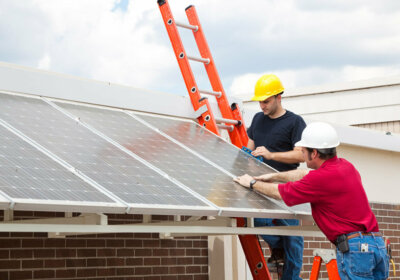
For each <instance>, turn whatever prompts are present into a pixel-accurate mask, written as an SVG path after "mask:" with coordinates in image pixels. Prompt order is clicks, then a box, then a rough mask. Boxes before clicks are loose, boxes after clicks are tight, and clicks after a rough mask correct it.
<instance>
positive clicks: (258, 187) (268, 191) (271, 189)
mask: <svg viewBox="0 0 400 280" xmlns="http://www.w3.org/2000/svg"><path fill="white" fill-rule="evenodd" d="M253 189H254V190H255V191H257V192H259V193H262V194H265V195H266V196H269V197H272V198H275V199H278V200H282V197H281V194H280V193H279V189H278V184H274V183H266V182H261V181H257V182H256V183H255V184H254V185H253Z"/></svg>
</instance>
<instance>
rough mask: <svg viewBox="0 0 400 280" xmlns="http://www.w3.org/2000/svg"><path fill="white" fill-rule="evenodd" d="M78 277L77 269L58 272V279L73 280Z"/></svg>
mask: <svg viewBox="0 0 400 280" xmlns="http://www.w3.org/2000/svg"><path fill="white" fill-rule="evenodd" d="M72 277H76V270H75V269H62V270H56V278H72Z"/></svg>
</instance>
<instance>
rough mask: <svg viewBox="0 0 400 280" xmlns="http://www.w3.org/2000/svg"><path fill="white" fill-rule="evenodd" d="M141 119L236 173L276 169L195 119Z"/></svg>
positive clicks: (304, 209) (303, 209) (306, 208)
mask: <svg viewBox="0 0 400 280" xmlns="http://www.w3.org/2000/svg"><path fill="white" fill-rule="evenodd" d="M140 118H141V119H143V120H144V121H146V122H148V123H149V124H150V125H152V126H154V127H156V128H157V129H159V130H161V131H162V132H164V133H165V134H167V135H169V136H170V137H172V138H175V139H176V140H177V141H179V142H180V143H182V144H184V145H185V146H187V147H189V148H190V149H192V150H194V151H195V152H197V153H199V154H200V155H202V156H204V157H205V158H207V159H208V160H210V161H211V162H213V163H216V164H217V165H219V166H221V167H222V168H224V169H225V170H227V171H228V172H229V173H231V174H233V175H234V176H240V175H243V174H249V175H252V176H258V175H261V174H268V173H272V172H276V171H275V170H274V169H272V168H271V167H269V166H267V165H266V164H264V163H262V162H260V161H258V160H256V159H255V158H253V157H252V156H250V155H248V154H246V153H245V152H243V151H241V150H240V149H238V148H237V147H235V146H233V145H232V144H230V143H227V142H226V141H225V140H223V139H222V138H220V137H217V136H216V135H214V134H213V133H211V132H210V131H208V130H206V129H204V128H203V127H201V126H199V125H198V124H196V123H194V122H192V121H182V120H175V119H171V118H161V117H154V116H149V115H140ZM274 201H275V203H276V204H278V205H281V207H284V208H287V206H286V205H285V204H284V203H283V202H280V201H277V200H274ZM290 209H291V210H292V211H295V212H297V213H301V214H309V213H311V208H310V205H309V204H302V205H297V206H294V207H290Z"/></svg>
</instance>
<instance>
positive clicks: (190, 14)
mask: <svg viewBox="0 0 400 280" xmlns="http://www.w3.org/2000/svg"><path fill="white" fill-rule="evenodd" d="M186 15H187V18H188V20H189V24H191V25H194V26H197V27H198V30H197V31H195V30H193V35H194V38H195V41H196V44H197V47H198V49H199V52H200V55H201V57H202V58H205V59H209V60H210V63H208V64H204V67H205V69H206V72H207V75H208V78H209V80H210V83H211V87H212V89H213V91H215V92H221V96H220V97H217V102H218V106H219V108H220V111H221V115H222V117H223V118H225V119H235V117H241V115H238V114H233V113H232V110H231V106H230V104H229V101H228V98H227V97H226V94H225V91H224V88H223V86H222V82H221V80H220V78H219V75H218V71H217V68H216V66H215V63H214V59H213V57H212V55H211V51H210V48H209V46H208V43H207V41H206V38H205V36H204V32H203V29H202V27H201V24H200V21H199V18H198V16H197V12H196V9H195V7H194V6H189V7H187V8H186ZM236 120H239V121H240V123H239V124H238V125H236V126H235V129H234V130H233V131H232V132H229V136H230V138H231V142H232V143H233V144H234V145H236V146H237V147H239V148H241V147H242V146H247V141H248V136H247V133H246V128H245V125H244V123H243V119H242V118H240V119H236ZM243 132H244V133H243Z"/></svg>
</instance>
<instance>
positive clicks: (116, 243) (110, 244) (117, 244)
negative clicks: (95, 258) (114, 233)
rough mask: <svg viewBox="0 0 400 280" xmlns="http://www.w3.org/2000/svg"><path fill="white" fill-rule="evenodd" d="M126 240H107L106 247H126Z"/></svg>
mask: <svg viewBox="0 0 400 280" xmlns="http://www.w3.org/2000/svg"><path fill="white" fill-rule="evenodd" d="M124 245H125V244H124V240H119V239H107V241H106V247H113V248H115V247H124Z"/></svg>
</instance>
